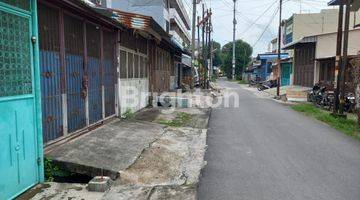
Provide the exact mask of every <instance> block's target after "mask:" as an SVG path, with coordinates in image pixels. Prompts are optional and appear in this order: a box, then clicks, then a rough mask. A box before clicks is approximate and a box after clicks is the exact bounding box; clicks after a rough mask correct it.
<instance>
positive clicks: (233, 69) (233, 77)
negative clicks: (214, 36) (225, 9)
mask: <svg viewBox="0 0 360 200" xmlns="http://www.w3.org/2000/svg"><path fill="white" fill-rule="evenodd" d="M233 1H234V20H233V25H234V29H233V57H232V79H233V80H235V78H236V77H235V64H236V63H235V43H236V41H235V35H236V23H237V22H236V0H233Z"/></svg>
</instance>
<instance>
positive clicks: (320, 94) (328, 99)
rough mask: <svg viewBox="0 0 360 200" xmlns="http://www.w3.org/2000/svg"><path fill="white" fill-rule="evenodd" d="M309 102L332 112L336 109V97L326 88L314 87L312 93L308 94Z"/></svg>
mask: <svg viewBox="0 0 360 200" xmlns="http://www.w3.org/2000/svg"><path fill="white" fill-rule="evenodd" d="M307 98H308V101H309V102H313V103H314V104H315V105H316V106H318V107H321V108H325V109H328V110H331V109H332V108H333V107H334V101H335V95H334V92H333V91H328V90H327V88H326V87H325V86H322V87H320V85H318V84H316V85H314V87H313V89H312V91H310V92H309V93H308V97H307Z"/></svg>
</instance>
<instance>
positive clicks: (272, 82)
mask: <svg viewBox="0 0 360 200" xmlns="http://www.w3.org/2000/svg"><path fill="white" fill-rule="evenodd" d="M274 87H277V81H276V80H269V81H264V82H261V83H260V84H259V85H258V88H257V89H258V90H259V91H264V90H267V89H270V88H274Z"/></svg>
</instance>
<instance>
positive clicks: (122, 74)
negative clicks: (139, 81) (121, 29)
mask: <svg viewBox="0 0 360 200" xmlns="http://www.w3.org/2000/svg"><path fill="white" fill-rule="evenodd" d="M126 54H127V53H126V51H120V78H127V72H128V70H127V66H126Z"/></svg>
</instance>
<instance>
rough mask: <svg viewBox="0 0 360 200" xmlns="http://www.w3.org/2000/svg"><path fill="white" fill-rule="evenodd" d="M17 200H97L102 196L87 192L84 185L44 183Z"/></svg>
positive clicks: (101, 194) (98, 193) (97, 193)
mask: <svg viewBox="0 0 360 200" xmlns="http://www.w3.org/2000/svg"><path fill="white" fill-rule="evenodd" d="M32 191H33V192H36V193H34V195H32V196H31V197H30V196H26V195H23V196H21V197H20V198H19V199H17V200H29V199H31V200H65V199H66V200H99V199H101V198H102V196H103V195H104V194H103V193H100V192H89V191H87V189H86V184H68V183H54V182H50V183H46V184H42V185H38V186H36V187H34V188H33V189H31V190H30V191H28V192H27V194H32Z"/></svg>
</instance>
